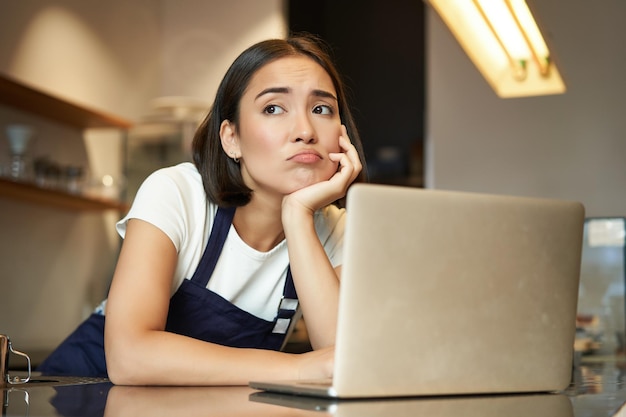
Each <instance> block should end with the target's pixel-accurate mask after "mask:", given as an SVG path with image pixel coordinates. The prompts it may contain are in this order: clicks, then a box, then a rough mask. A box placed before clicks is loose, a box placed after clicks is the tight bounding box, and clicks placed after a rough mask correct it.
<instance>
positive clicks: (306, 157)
mask: <svg viewBox="0 0 626 417" xmlns="http://www.w3.org/2000/svg"><path fill="white" fill-rule="evenodd" d="M289 160H290V161H293V162H298V163H301V164H313V163H315V162H319V161H321V160H322V156H321V155H320V154H318V153H317V152H308V151H307V152H300V153H297V154H295V155H294V156H292V157H290V158H289Z"/></svg>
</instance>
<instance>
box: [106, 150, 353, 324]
mask: <svg viewBox="0 0 626 417" xmlns="http://www.w3.org/2000/svg"><path fill="white" fill-rule="evenodd" d="M216 213H217V206H216V205H215V204H213V203H211V202H209V201H208V200H207V198H206V194H205V192H204V188H203V186H202V178H201V176H200V174H199V172H198V170H197V169H196V167H195V166H194V165H193V164H192V163H189V162H185V163H181V164H179V165H176V166H173V167H168V168H163V169H160V170H158V171H156V172H154V173H153V174H151V175H150V176H149V177H148V178H147V179H146V180H145V181H144V183H143V184H142V185H141V187H140V188H139V191H138V192H137V195H136V197H135V200H134V202H133V204H132V207H131V209H130V211H129V212H128V214H127V215H126V216H125V217H124V218H123V219H122V220H120V221H119V222H118V223H117V231H118V233H119V234H120V236H122V238H123V237H124V236H125V233H126V226H127V224H128V220H129V219H133V218H134V219H141V220H144V221H146V222H148V223H151V224H153V225H154V226H156V227H158V228H159V229H160V230H162V231H163V232H164V233H165V234H166V235H167V236H168V237H169V238H170V239H171V240H172V243H173V244H174V246H175V247H176V250H177V252H178V264H177V266H176V271H175V273H174V277H173V280H172V289H171V293H172V294H174V292H176V290H177V289H178V287H179V286H180V284H181V283H182V282H183V280H184V279H185V278H188V279H191V277H192V276H193V273H194V272H195V270H196V267H197V266H198V263H199V262H200V258H201V257H202V254H203V253H204V249H205V248H206V244H207V241H208V238H209V234H210V232H211V228H212V226H213V220H214V219H215V215H216ZM314 222H315V229H316V231H317V235H318V237H319V238H320V242H321V243H322V245H323V247H324V250H325V251H326V254H327V255H328V258H329V259H330V262H331V264H332V265H333V267H336V266H338V265H340V264H341V256H342V247H343V231H344V223H345V210H344V209H340V208H338V207H336V206H332V205H331V206H328V207H325V208H324V209H321V210H319V211H318V212H316V213H315V217H314ZM288 265H289V255H288V253H287V244H286V241H285V240H283V241H282V242H280V243H279V244H278V245H277V246H276V247H274V248H273V249H271V250H270V251H269V252H259V251H257V250H255V249H253V248H251V247H250V246H248V245H247V244H246V243H245V242H244V241H243V240H242V239H241V238H240V237H239V235H238V234H237V231H236V230H235V228H234V227H233V226H232V225H231V227H230V231H229V233H228V237H227V239H226V242H225V243H224V248H223V249H222V253H221V255H220V258H219V261H218V262H217V265H216V267H215V271H214V272H213V275H212V276H211V279H210V280H209V284H208V286H207V287H208V288H209V289H210V290H212V291H214V292H216V293H218V294H219V295H221V296H222V297H224V298H226V299H227V300H229V301H230V302H232V303H233V304H235V305H236V306H238V307H239V308H241V309H243V310H245V311H248V312H250V313H252V314H254V315H256V316H257V317H261V318H263V319H265V320H269V321H271V320H273V319H274V317H275V316H276V312H277V310H278V303H279V302H280V299H281V297H282V294H283V287H284V283H285V277H286V273H287V267H288ZM103 307H104V306H103Z"/></svg>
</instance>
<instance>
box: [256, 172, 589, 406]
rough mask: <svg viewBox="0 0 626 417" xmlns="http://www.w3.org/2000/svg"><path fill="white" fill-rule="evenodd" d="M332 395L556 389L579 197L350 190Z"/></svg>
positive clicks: (329, 385) (320, 386)
mask: <svg viewBox="0 0 626 417" xmlns="http://www.w3.org/2000/svg"><path fill="white" fill-rule="evenodd" d="M347 210H348V216H347V220H346V229H345V236H344V255H343V272H342V277H341V292H340V298H339V317H338V327H337V339H336V346H335V364H334V374H333V379H332V381H291V382H290V381H268V382H257V381H253V382H251V383H250V386H251V387H253V388H256V389H260V390H266V391H273V392H283V393H295V394H304V395H314V396H322V397H334V398H374V397H392V396H393V397H398V396H423V395H454V394H485V393H521V392H549V391H558V390H562V389H564V388H566V387H567V385H568V384H569V382H570V380H571V371H572V356H573V346H574V337H575V318H576V306H577V298H578V283H579V273H580V259H581V247H582V232H583V222H584V208H583V206H582V205H581V204H580V203H576V202H568V201H556V200H546V199H533V198H522V197H509V196H497V195H485V194H474V193H464V192H450V191H438V190H424V189H416V188H408V187H396V186H385V185H375V184H356V185H354V186H352V187H351V188H350V190H349V192H348V196H347Z"/></svg>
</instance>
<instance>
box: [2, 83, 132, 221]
mask: <svg viewBox="0 0 626 417" xmlns="http://www.w3.org/2000/svg"><path fill="white" fill-rule="evenodd" d="M0 104H4V105H6V106H9V107H14V108H16V109H19V110H22V111H25V112H28V113H31V114H33V115H35V116H38V117H42V118H46V119H49V120H52V121H54V122H58V123H62V124H65V125H68V126H70V127H73V128H77V129H81V130H82V129H86V128H96V127H112V128H117V129H128V128H130V127H131V126H132V123H131V122H130V121H128V120H125V119H122V118H120V117H116V116H113V115H110V114H107V113H104V112H101V111H97V110H94V109H90V108H87V107H85V106H79V105H77V104H75V103H71V102H69V101H67V100H64V99H61V98H59V97H56V96H54V95H52V94H48V93H46V92H44V91H42V90H40V89H37V88H34V87H32V86H29V85H27V84H25V83H23V82H21V81H18V80H16V79H14V78H12V77H9V76H7V75H6V74H0ZM0 198H11V199H14V200H20V201H25V202H29V203H33V204H39V205H44V206H49V207H56V208H61V209H67V210H87V211H89V210H92V211H95V210H119V211H125V210H127V209H128V207H127V205H126V204H125V203H122V202H119V201H113V200H106V199H99V198H91V197H87V196H83V195H79V194H71V193H67V192H64V191H61V190H56V189H48V188H41V187H37V186H36V185H34V184H31V183H24V182H16V181H10V180H7V179H1V178H0Z"/></svg>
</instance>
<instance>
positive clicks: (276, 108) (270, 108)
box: [263, 104, 284, 114]
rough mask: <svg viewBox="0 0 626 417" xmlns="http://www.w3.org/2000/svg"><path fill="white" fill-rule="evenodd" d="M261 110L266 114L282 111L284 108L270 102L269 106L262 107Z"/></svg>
mask: <svg viewBox="0 0 626 417" xmlns="http://www.w3.org/2000/svg"><path fill="white" fill-rule="evenodd" d="M263 112H264V113H266V114H280V113H284V110H283V109H282V108H281V107H280V106H277V105H275V104H270V105H269V106H267V107H265V109H263Z"/></svg>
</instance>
